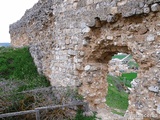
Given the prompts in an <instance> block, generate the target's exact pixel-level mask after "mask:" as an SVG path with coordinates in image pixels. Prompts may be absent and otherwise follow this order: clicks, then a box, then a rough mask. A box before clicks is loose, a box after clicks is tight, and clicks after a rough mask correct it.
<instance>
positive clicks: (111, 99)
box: [106, 76, 128, 111]
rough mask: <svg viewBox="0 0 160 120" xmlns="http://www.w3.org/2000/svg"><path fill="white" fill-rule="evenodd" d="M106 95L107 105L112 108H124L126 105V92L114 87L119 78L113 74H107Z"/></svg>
mask: <svg viewBox="0 0 160 120" xmlns="http://www.w3.org/2000/svg"><path fill="white" fill-rule="evenodd" d="M107 81H108V84H109V86H108V95H107V97H106V99H107V105H108V106H109V107H111V108H113V109H119V110H123V111H124V110H126V109H127V107H128V94H127V93H126V92H125V91H119V90H118V88H117V87H116V86H117V84H120V82H119V83H117V82H118V81H119V78H117V77H114V76H108V77H107Z"/></svg>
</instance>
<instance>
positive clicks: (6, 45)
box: [0, 43, 10, 47]
mask: <svg viewBox="0 0 160 120" xmlns="http://www.w3.org/2000/svg"><path fill="white" fill-rule="evenodd" d="M2 46H4V47H8V46H10V43H0V47H2Z"/></svg>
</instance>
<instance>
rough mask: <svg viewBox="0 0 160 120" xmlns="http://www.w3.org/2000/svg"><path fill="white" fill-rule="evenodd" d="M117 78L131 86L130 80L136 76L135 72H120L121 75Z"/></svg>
mask: <svg viewBox="0 0 160 120" xmlns="http://www.w3.org/2000/svg"><path fill="white" fill-rule="evenodd" d="M119 78H120V80H121V81H122V82H123V83H124V84H125V85H126V86H127V87H131V81H132V80H133V79H135V78H137V73H134V72H131V73H122V76H120V77H119Z"/></svg>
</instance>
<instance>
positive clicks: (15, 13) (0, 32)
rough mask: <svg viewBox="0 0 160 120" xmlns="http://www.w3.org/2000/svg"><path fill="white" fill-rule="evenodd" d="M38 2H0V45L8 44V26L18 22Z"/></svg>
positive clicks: (26, 0)
mask: <svg viewBox="0 0 160 120" xmlns="http://www.w3.org/2000/svg"><path fill="white" fill-rule="evenodd" d="M36 2H38V0H3V1H1V2H0V43H2V42H10V35H9V25H10V24H12V23H14V22H16V21H17V20H19V19H20V18H21V17H22V16H23V15H24V13H25V11H26V9H29V8H31V7H32V6H33V5H34V4H35V3H36Z"/></svg>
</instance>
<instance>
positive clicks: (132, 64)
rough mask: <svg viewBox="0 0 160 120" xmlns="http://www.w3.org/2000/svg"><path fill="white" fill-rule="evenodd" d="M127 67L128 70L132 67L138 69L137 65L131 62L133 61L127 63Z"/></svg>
mask: <svg viewBox="0 0 160 120" xmlns="http://www.w3.org/2000/svg"><path fill="white" fill-rule="evenodd" d="M128 66H129V67H130V68H132V67H135V68H138V67H139V65H138V63H136V62H133V61H129V62H128Z"/></svg>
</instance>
